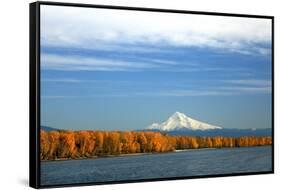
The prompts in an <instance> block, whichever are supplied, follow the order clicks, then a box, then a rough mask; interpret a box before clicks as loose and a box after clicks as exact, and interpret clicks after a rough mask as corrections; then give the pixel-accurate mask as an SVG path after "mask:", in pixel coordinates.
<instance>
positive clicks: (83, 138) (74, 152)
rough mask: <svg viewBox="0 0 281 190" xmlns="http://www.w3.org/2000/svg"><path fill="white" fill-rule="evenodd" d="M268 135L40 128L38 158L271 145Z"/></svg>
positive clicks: (74, 157)
mask: <svg viewBox="0 0 281 190" xmlns="http://www.w3.org/2000/svg"><path fill="white" fill-rule="evenodd" d="M271 144H272V139H271V137H254V136H246V137H222V136H217V137H193V136H169V135H167V134H163V133H160V132H143V131H139V132H135V131H134V132H131V131H50V132H46V131H44V130H41V131H40V158H41V160H55V159H69V158H71V159H77V158H87V157H95V156H106V155H119V154H130V153H157V152H170V151H174V150H176V149H177V150H178V149H179V150H180V149H196V148H223V147H246V146H263V145H271Z"/></svg>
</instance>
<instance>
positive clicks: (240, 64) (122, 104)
mask: <svg viewBox="0 0 281 190" xmlns="http://www.w3.org/2000/svg"><path fill="white" fill-rule="evenodd" d="M41 6H42V7H41V122H42V125H46V126H51V127H55V128H61V129H74V130H77V129H93V130H96V129H99V130H134V129H143V128H145V127H147V126H148V125H150V124H151V123H154V122H158V123H159V122H162V121H164V120H166V119H167V118H168V117H169V116H170V115H172V114H173V113H174V112H176V111H179V112H183V113H185V114H186V115H187V116H189V117H192V118H194V119H197V120H200V121H204V122H207V123H210V124H214V125H218V126H221V127H224V128H268V127H271V122H272V121H271V69H272V68H271V20H269V19H253V18H237V17H221V16H204V15H188V14H175V13H154V12H142V11H138V12H134V11H125V10H106V9H89V8H77V7H59V6H46V5H41Z"/></svg>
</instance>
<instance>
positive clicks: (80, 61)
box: [41, 53, 245, 82]
mask: <svg viewBox="0 0 281 190" xmlns="http://www.w3.org/2000/svg"><path fill="white" fill-rule="evenodd" d="M41 66H42V69H45V70H62V71H132V72H134V71H144V70H157V71H158V72H217V71H220V72H226V71H229V72H237V71H239V72H241V71H244V70H245V69H244V68H239V67H236V68H229V67H215V66H212V65H210V66H203V67H202V64H198V63H195V62H191V63H190V62H186V61H181V62H175V61H172V60H165V59H163V60H162V59H153V58H152V59H149V58H139V59H135V61H130V60H118V59H114V58H97V57H95V56H78V55H61V54H52V53H42V54H41ZM62 82H66V81H65V80H64V81H62ZM67 82H78V81H75V80H72V81H67Z"/></svg>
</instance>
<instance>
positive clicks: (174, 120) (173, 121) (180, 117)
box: [147, 112, 221, 131]
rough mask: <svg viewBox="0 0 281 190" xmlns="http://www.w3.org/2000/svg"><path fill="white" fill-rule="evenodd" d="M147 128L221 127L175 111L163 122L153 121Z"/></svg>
mask: <svg viewBox="0 0 281 190" xmlns="http://www.w3.org/2000/svg"><path fill="white" fill-rule="evenodd" d="M147 129H157V130H160V131H173V130H178V129H189V130H209V129H221V127H219V126H215V125H210V124H208V123H204V122H201V121H197V120H195V119H192V118H190V117H187V116H186V115H185V114H184V113H181V112H175V113H174V114H173V115H172V116H170V117H169V118H168V120H166V121H165V122H163V123H161V124H158V123H153V124H152V125H150V126H148V127H147Z"/></svg>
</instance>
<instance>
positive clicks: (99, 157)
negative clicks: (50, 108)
mask: <svg viewBox="0 0 281 190" xmlns="http://www.w3.org/2000/svg"><path fill="white" fill-rule="evenodd" d="M264 146H272V145H264ZM264 146H247V147H231V149H235V148H251V147H264ZM225 148H227V147H222V148H189V149H177V150H173V151H168V152H144V153H129V154H115V155H102V156H92V157H81V158H59V159H55V160H40V162H54V161H72V160H91V159H101V158H117V157H133V156H145V155H152V154H166V153H180V152H189V151H200V150H217V149H225ZM228 148H230V147H228Z"/></svg>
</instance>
